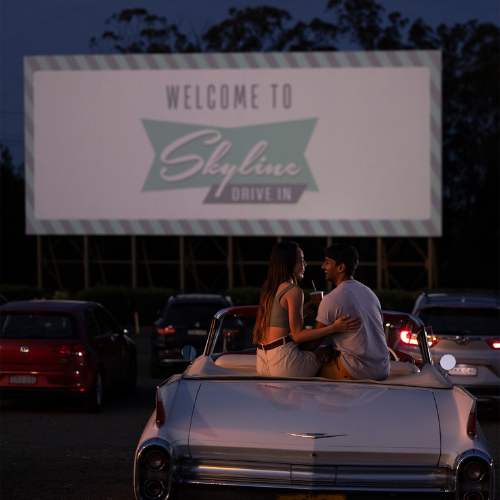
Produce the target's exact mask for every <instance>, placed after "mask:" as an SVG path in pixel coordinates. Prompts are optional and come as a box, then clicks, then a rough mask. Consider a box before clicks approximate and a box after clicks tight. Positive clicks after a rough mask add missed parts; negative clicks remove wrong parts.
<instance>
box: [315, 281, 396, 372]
mask: <svg viewBox="0 0 500 500" xmlns="http://www.w3.org/2000/svg"><path fill="white" fill-rule="evenodd" d="M346 314H349V316H350V318H359V319H360V320H361V321H362V324H361V328H360V329H359V330H358V331H357V332H356V333H334V334H332V341H333V346H334V348H335V349H336V350H337V351H340V360H341V361H342V364H343V365H344V367H345V368H346V370H347V371H348V372H349V373H350V374H351V375H352V376H353V377H355V378H357V379H360V380H362V379H370V380H385V379H386V378H387V377H388V376H389V375H390V373H391V365H390V357H389V351H388V349H387V343H386V340H385V334H384V326H383V315H382V309H381V307H380V302H379V300H378V298H377V296H376V295H375V294H374V293H373V292H372V291H371V290H370V289H369V288H368V287H367V286H365V285H363V284H362V283H360V282H359V281H356V280H354V279H352V280H346V281H343V282H342V283H340V284H339V285H338V286H337V287H336V288H335V289H334V290H332V291H331V292H330V293H329V294H327V295H325V297H324V298H323V300H322V301H321V304H320V306H319V309H318V315H317V317H316V321H319V322H320V323H323V324H324V325H331V324H332V323H334V322H335V320H336V319H338V318H340V317H341V316H345V315H346Z"/></svg>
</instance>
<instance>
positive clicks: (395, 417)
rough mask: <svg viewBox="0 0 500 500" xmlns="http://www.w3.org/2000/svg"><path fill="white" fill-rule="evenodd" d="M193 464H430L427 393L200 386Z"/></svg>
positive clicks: (359, 387)
mask: <svg viewBox="0 0 500 500" xmlns="http://www.w3.org/2000/svg"><path fill="white" fill-rule="evenodd" d="M189 446H190V452H191V456H192V457H193V458H209V457H211V458H217V457H219V458H228V459H234V460H243V459H244V460H252V459H255V460H273V461H279V460H282V461H286V462H290V461H292V462H296V463H332V462H340V463H344V464H345V463H351V464H386V465H387V464H400V465H404V464H407V465H434V466H435V465H436V464H437V463H438V460H439V455H440V431H439V421H438V416H437V410H436V405H435V401H434V397H433V394H432V391H430V390H428V389H420V388H407V387H405V388H401V387H387V386H381V385H370V384H366V383H343V382H330V383H329V382H319V383H318V382H309V381H304V382H302V381H300V382H299V381H293V382H286V381H283V382H273V381H262V382H256V381H238V382H235V381H221V382H219V381H217V382H212V381H211V382H203V383H202V385H201V388H200V391H199V393H198V397H197V400H196V407H195V411H194V413H193V418H192V423H191V431H190V437H189Z"/></svg>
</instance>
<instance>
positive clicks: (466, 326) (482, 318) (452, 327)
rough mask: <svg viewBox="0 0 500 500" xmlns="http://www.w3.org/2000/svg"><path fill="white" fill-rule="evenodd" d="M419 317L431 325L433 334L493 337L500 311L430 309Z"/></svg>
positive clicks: (498, 321)
mask: <svg viewBox="0 0 500 500" xmlns="http://www.w3.org/2000/svg"><path fill="white" fill-rule="evenodd" d="M419 317H420V318H421V319H422V320H423V322H424V323H425V324H426V325H431V326H432V330H433V332H434V334H440V333H441V334H451V335H453V334H457V335H460V334H463V335H473V336H482V335H490V336H491V335H493V336H498V332H499V331H500V311H498V310H496V309H481V308H471V309H468V308H458V307H456V308H455V307H432V308H427V309H423V310H422V311H421V312H420V313H419Z"/></svg>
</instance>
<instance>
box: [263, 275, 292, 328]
mask: <svg viewBox="0 0 500 500" xmlns="http://www.w3.org/2000/svg"><path fill="white" fill-rule="evenodd" d="M294 286H297V285H295V284H294V283H291V284H290V285H288V286H287V287H286V288H284V289H283V290H281V292H280V293H278V295H276V298H275V299H274V302H273V308H272V309H271V317H270V318H269V326H276V327H278V328H286V329H288V330H290V322H289V321H288V311H287V310H286V309H285V308H284V307H283V306H282V305H281V304H280V300H281V297H283V295H284V294H285V293H286V292H288V290H290V288H293V287H294Z"/></svg>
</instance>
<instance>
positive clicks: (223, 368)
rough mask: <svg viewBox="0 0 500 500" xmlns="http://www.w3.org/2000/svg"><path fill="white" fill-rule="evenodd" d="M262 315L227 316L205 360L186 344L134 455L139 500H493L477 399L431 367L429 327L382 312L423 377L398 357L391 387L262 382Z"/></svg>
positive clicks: (240, 310)
mask: <svg viewBox="0 0 500 500" xmlns="http://www.w3.org/2000/svg"><path fill="white" fill-rule="evenodd" d="M257 309H258V307H257V306H246V307H231V308H227V309H224V310H222V311H219V312H218V313H217V314H216V315H215V318H214V321H213V323H212V326H211V329H210V333H209V336H208V340H207V343H206V346H205V350H204V352H203V354H202V355H200V356H198V357H197V358H196V359H194V356H195V355H196V354H195V350H194V348H192V347H191V346H186V347H185V349H184V351H185V354H186V356H188V358H189V359H194V361H193V362H192V364H191V365H190V366H189V367H188V369H187V370H186V371H185V372H184V373H183V374H178V375H174V376H172V377H171V378H170V379H168V380H167V381H165V382H163V383H162V384H161V385H159V386H158V388H157V391H156V408H155V410H154V411H153V413H152V415H151V418H150V420H149V421H148V422H147V424H146V427H145V429H144V431H143V434H142V436H141V438H140V440H139V443H138V446H137V449H136V454H135V468H134V489H135V497H136V499H137V500H151V499H155V500H164V499H167V498H168V499H169V500H176V499H180V498H189V499H191V500H196V499H203V500H211V499H234V498H238V499H239V500H246V499H256V498H258V499H259V500H303V499H308V500H359V499H365V500H368V499H369V500H376V499H382V498H383V499H387V498H391V499H393V500H396V499H400V500H402V499H404V500H410V499H414V500H417V499H418V500H429V499H438V498H439V499H441V500H444V499H448V500H451V499H453V500H477V499H481V500H492V499H493V498H494V469H493V460H492V457H491V455H490V453H489V451H488V447H487V444H486V442H485V439H484V437H483V434H482V432H481V429H480V427H479V425H478V423H477V419H476V402H475V398H474V397H473V396H472V395H471V394H470V393H468V392H467V391H466V390H464V389H463V388H462V387H460V386H458V385H454V384H452V382H451V380H450V378H449V376H448V375H447V373H446V371H445V369H444V368H442V367H441V366H439V365H436V364H434V363H433V361H432V358H431V354H430V351H429V347H428V345H427V342H428V339H427V334H426V331H425V325H424V324H423V322H422V321H421V320H420V319H418V318H415V317H412V316H411V315H407V314H400V313H385V314H384V319H385V322H386V324H389V325H393V326H394V327H396V326H397V325H399V324H401V323H403V322H411V323H412V325H413V326H414V327H415V329H416V331H417V335H416V338H417V341H418V345H419V347H420V355H419V356H420V359H421V360H422V368H421V369H419V368H418V367H417V366H416V365H414V364H413V363H406V362H402V361H391V376H390V378H389V379H387V380H385V381H371V380H355V381H352V380H341V381H340V380H327V379H323V378H318V377H308V378H286V377H263V376H259V375H258V374H257V373H256V371H255V366H256V350H255V346H254V345H252V330H253V325H254V323H255V316H256V313H257ZM228 322H229V330H233V329H234V325H235V322H236V323H237V325H238V331H239V335H238V338H239V342H238V345H237V346H235V347H236V348H237V350H233V343H232V342H229V341H228V340H227V338H225V337H224V331H225V330H226V329H227V328H226V325H227V323H228ZM243 339H246V346H244V345H243V342H242V340H243ZM188 353H190V354H188ZM451 359H452V358H451ZM443 364H444V362H443Z"/></svg>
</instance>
